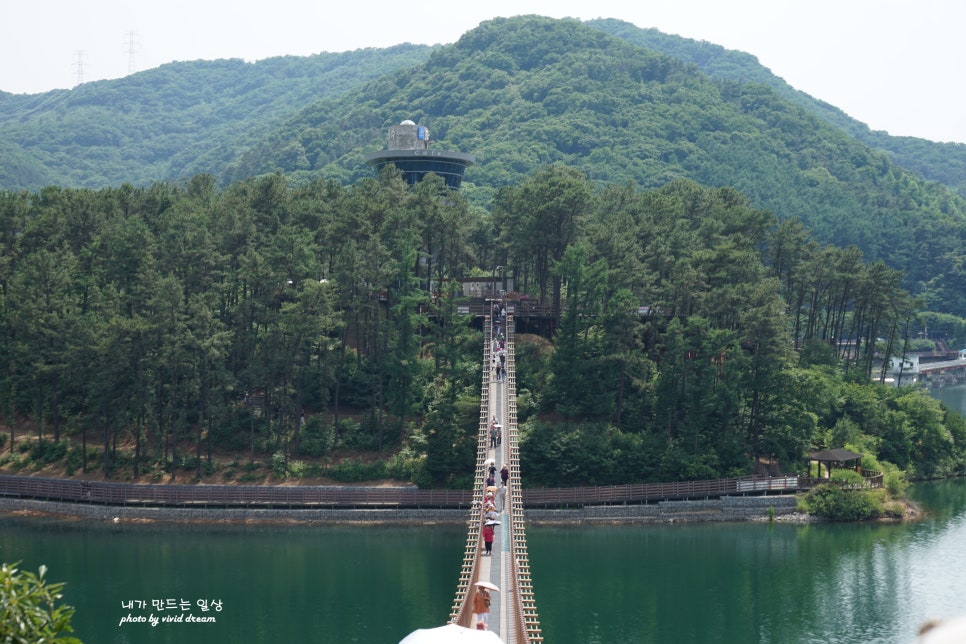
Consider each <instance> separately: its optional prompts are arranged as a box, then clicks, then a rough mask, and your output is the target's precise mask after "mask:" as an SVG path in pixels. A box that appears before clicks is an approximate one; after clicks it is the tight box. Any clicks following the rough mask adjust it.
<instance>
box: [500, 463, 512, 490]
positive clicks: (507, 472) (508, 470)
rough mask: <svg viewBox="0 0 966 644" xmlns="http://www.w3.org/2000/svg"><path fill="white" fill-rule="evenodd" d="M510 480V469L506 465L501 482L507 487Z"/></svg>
mask: <svg viewBox="0 0 966 644" xmlns="http://www.w3.org/2000/svg"><path fill="white" fill-rule="evenodd" d="M509 478H510V468H508V467H507V466H506V465H504V466H503V469H502V470H500V480H502V481H503V485H506V482H507V480H509Z"/></svg>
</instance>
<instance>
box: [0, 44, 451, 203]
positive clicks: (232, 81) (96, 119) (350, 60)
mask: <svg viewBox="0 0 966 644" xmlns="http://www.w3.org/2000/svg"><path fill="white" fill-rule="evenodd" d="M431 51H432V48H431V47H425V46H422V45H399V46H396V47H390V48H387V49H363V50H357V51H352V52H344V53H338V54H329V53H323V54H318V55H315V56H301V57H300V56H282V57H276V58H269V59H266V60H262V61H258V62H255V63H246V62H244V61H242V60H238V59H231V60H216V61H193V62H177V63H169V64H166V65H162V66H161V67H158V68H157V69H152V70H148V71H144V72H140V73H137V74H132V75H130V76H128V77H126V78H122V79H119V80H111V81H97V82H93V83H85V84H83V85H79V86H77V87H76V88H74V89H73V90H56V91H52V92H46V93H44V94H36V95H13V94H5V93H3V92H0V187H3V188H6V189H28V190H36V189H39V188H43V187H44V186H47V185H59V186H63V187H78V188H80V187H85V188H102V187H110V186H119V185H121V184H122V183H131V184H133V185H147V184H150V183H151V182H153V181H178V180H182V179H188V178H190V177H191V176H192V175H195V174H200V173H211V174H215V175H218V174H221V172H222V170H223V169H224V168H226V167H227V166H229V165H230V164H231V162H232V160H233V159H234V158H235V157H237V156H238V155H239V154H241V153H242V152H243V151H244V150H246V149H247V148H248V147H249V146H251V145H252V144H253V142H255V141H257V140H258V138H259V137H260V136H263V135H264V134H265V133H266V132H269V131H271V129H272V128H273V127H275V126H276V125H277V124H278V123H279V122H280V121H281V120H283V119H284V118H286V117H288V116H289V115H291V113H292V112H293V111H295V110H297V109H299V108H301V107H304V106H306V105H310V104H313V103H315V102H317V101H320V100H322V99H325V98H331V97H334V96H339V95H342V94H344V93H345V92H346V91H348V90H349V89H350V88H353V87H357V86H358V85H359V84H360V83H363V82H365V81H367V80H370V79H372V78H377V77H380V76H382V75H384V74H387V73H390V72H392V71H395V70H397V69H400V68H403V67H411V66H412V65H415V64H418V63H420V62H422V61H424V60H426V58H427V57H428V56H429V53H430V52H431Z"/></svg>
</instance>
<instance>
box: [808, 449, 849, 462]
mask: <svg viewBox="0 0 966 644" xmlns="http://www.w3.org/2000/svg"><path fill="white" fill-rule="evenodd" d="M860 458H862V454H856V453H855V452H850V451H849V450H847V449H841V448H837V449H823V450H819V451H817V452H809V453H808V459H809V460H810V461H818V462H820V463H846V462H848V461H855V460H858V459H860Z"/></svg>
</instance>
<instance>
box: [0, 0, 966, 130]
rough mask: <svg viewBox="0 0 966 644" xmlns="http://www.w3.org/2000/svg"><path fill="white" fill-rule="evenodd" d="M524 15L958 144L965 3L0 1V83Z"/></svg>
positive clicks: (443, 33) (434, 39)
mask: <svg viewBox="0 0 966 644" xmlns="http://www.w3.org/2000/svg"><path fill="white" fill-rule="evenodd" d="M523 14H538V15H543V16H550V17H555V18H562V17H572V18H579V19H582V20H587V19H592V18H618V19H621V20H625V21H627V22H630V23H633V24H635V25H637V26H638V27H642V28H649V27H654V28H656V29H659V30H660V31H663V32H665V33H669V34H677V35H680V36H685V37H688V38H694V39H697V40H707V41H709V42H712V43H714V44H718V45H722V46H724V47H726V48H728V49H737V50H741V51H745V52H747V53H749V54H752V55H754V56H757V57H758V60H759V61H760V62H761V63H762V64H763V65H764V66H765V67H768V68H769V69H770V70H771V71H772V73H774V74H776V75H777V76H779V77H781V78H783V79H785V81H786V82H788V83H789V84H790V85H792V86H793V87H795V88H796V89H799V90H802V91H804V92H807V93H808V94H811V95H812V96H814V97H815V98H819V99H821V100H824V101H826V102H828V103H830V104H832V105H834V106H836V107H838V108H840V109H842V110H844V111H845V112H846V113H847V114H849V115H850V116H852V117H853V118H856V119H858V120H859V121H862V122H863V123H866V124H867V125H869V127H871V128H872V129H874V130H885V131H887V132H889V133H890V134H893V135H896V136H917V137H921V138H925V139H930V140H933V141H956V142H960V143H966V118H964V114H966V109H964V108H966V105H964V96H966V84H964V82H963V81H964V78H963V76H964V75H963V71H962V65H963V64H964V63H966V34H964V33H963V30H964V28H966V2H964V1H963V0H902V1H900V0H796V1H794V2H792V1H789V0H595V1H584V2H575V1H572V0H553V1H551V0H544V1H543V2H538V1H533V0H513V1H506V0H483V1H481V0H446V1H442V0H422V2H414V3H411V4H408V3H405V2H391V3H390V2H387V1H386V0H354V1H346V0H329V1H328V2H326V1H324V0H263V1H262V2H258V1H257V0H232V1H230V2H229V1H227V0H154V1H148V0H0V90H2V91H6V92H11V93H15V94H23V93H28V94H32V93H39V92H44V91H47V90H51V89H58V88H69V87H73V86H74V85H76V84H77V82H78V79H82V80H83V81H85V82H89V81H93V80H100V79H104V78H119V77H122V76H124V75H126V74H127V73H128V71H129V69H131V68H132V62H133V69H134V71H143V70H145V69H150V68H154V67H157V66H159V65H161V64H164V63H166V62H171V61H175V60H180V61H185V60H199V59H203V60H215V59H219V58H243V59H246V60H260V59H262V58H268V57H271V56H280V55H295V56H307V55H310V54H316V53H319V52H323V51H326V52H340V51H347V50H352V49H359V48H363V47H379V48H381V47H389V46H391V45H395V44H399V43H403V42H412V43H420V44H438V43H452V42H455V41H456V40H458V39H459V37H460V36H461V35H462V34H463V33H465V32H467V31H469V30H471V29H473V28H474V27H476V26H477V25H479V24H480V22H483V21H485V20H489V19H491V18H494V17H509V16H515V15H523ZM132 44H133V46H132Z"/></svg>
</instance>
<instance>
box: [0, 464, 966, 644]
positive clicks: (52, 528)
mask: <svg viewBox="0 0 966 644" xmlns="http://www.w3.org/2000/svg"><path fill="white" fill-rule="evenodd" d="M914 492H915V494H916V495H917V497H919V498H920V499H921V501H922V503H923V505H924V507H926V508H927V509H928V510H929V512H930V515H929V518H927V519H926V520H924V521H921V522H917V523H914V524H906V525H871V524H870V525H825V524H821V525H808V526H795V525H784V524H775V525H768V524H759V523H755V524H746V523H736V524H690V525H662V526H632V525H623V526H599V527H580V526H567V527H549V526H531V527H530V529H528V531H527V535H528V544H529V551H530V559H531V564H532V573H533V579H534V591H535V593H536V598H537V603H538V607H539V609H540V617H541V622H542V624H541V625H542V627H543V632H544V635H545V637H546V641H547V642H548V643H554V644H556V643H570V642H574V643H592V642H599V643H601V644H620V643H625V642H626V643H631V642H671V643H676V642H782V643H786V642H828V643H842V644H845V643H848V644H854V643H856V642H863V643H870V642H913V641H914V640H915V633H916V630H917V628H918V626H919V625H920V624H921V623H922V622H923V621H924V620H925V619H927V618H929V617H936V616H951V615H960V614H966V574H964V572H966V482H964V481H952V482H942V483H929V484H923V485H918V486H915V488H914ZM464 542H465V535H464V533H463V531H462V530H461V529H460V528H459V527H457V526H447V527H440V526H421V525H402V526H399V527H368V528H363V527H331V526H327V527H307V526H306V527H298V526H295V527H293V526H278V527H246V526H220V525H219V526H204V527H201V526H191V525H126V524H123V523H122V524H113V523H102V522H95V521H80V520H62V519H58V520H52V519H39V518H22V517H15V516H2V515H0V557H2V559H3V560H4V561H18V560H22V561H23V562H24V567H26V568H29V569H36V568H37V566H39V565H40V564H41V563H44V564H46V565H47V566H48V568H49V573H48V575H49V578H50V579H51V580H54V581H66V582H67V584H68V585H67V588H66V597H65V600H66V601H67V602H68V603H70V604H71V605H73V606H75V607H76V608H77V613H76V616H75V619H74V625H75V627H76V630H77V635H78V636H79V637H81V638H82V639H83V640H84V641H85V643H86V644H108V643H122V642H125V643H126V642H130V643H134V644H142V643H144V644H151V643H154V642H172V643H174V642H178V643H182V642H199V643H200V642H205V643H222V642H224V643H226V644H227V643H232V644H238V643H247V642H252V643H255V642H339V643H344V642H367V643H376V644H379V643H388V644H391V643H395V642H398V641H399V640H400V639H402V638H403V637H404V636H405V635H406V634H408V633H409V632H411V631H412V630H415V629H416V628H423V627H431V626H436V625H441V624H443V623H444V622H445V621H446V619H447V616H448V614H449V609H450V606H451V603H452V601H453V594H454V591H455V588H456V580H457V576H458V572H459V567H460V562H461V558H462V550H463V545H464ZM168 600H174V602H173V603H174V604H175V606H173V607H169V605H168V604H169V601H168ZM182 600H184V601H185V602H187V604H186V606H187V608H186V607H185V606H182ZM205 600H207V601H209V602H210V601H211V600H217V601H219V602H221V610H220V611H217V610H215V609H214V608H213V607H212V605H211V604H209V610H208V611H207V612H205V611H203V610H202V609H201V607H200V606H199V602H204V601H205ZM155 601H160V602H161V605H162V606H164V609H163V610H161V609H159V608H158V607H157V606H155V604H154V602H155ZM129 606H130V608H128V607H129ZM128 615H130V616H131V617H132V618H135V619H136V618H139V617H142V616H143V617H144V618H145V619H149V618H150V616H155V617H158V618H159V622H158V623H157V625H156V626H152V625H151V624H150V623H148V622H144V623H141V622H131V623H124V624H121V620H122V618H124V617H127V616H128ZM179 615H181V616H182V617H181V620H182V621H177V622H164V621H160V619H161V618H163V617H164V616H169V617H174V618H175V619H177V618H178V616H179ZM188 615H191V616H192V617H194V618H198V617H214V618H215V620H216V621H215V622H214V623H205V622H201V623H197V622H196V623H188V622H187V621H184V620H185V619H186V618H187V616H188Z"/></svg>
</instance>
